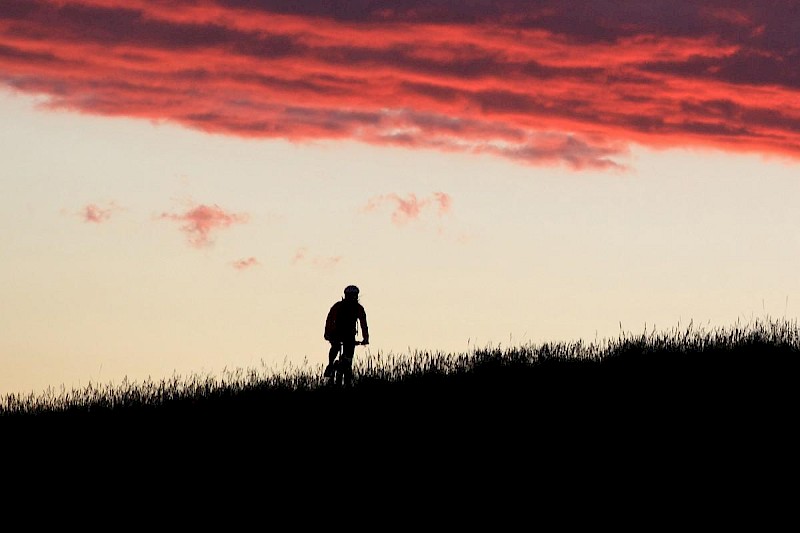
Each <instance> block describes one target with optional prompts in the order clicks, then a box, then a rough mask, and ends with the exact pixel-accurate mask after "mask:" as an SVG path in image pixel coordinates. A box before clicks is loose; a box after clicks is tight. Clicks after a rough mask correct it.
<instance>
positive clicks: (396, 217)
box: [364, 192, 452, 225]
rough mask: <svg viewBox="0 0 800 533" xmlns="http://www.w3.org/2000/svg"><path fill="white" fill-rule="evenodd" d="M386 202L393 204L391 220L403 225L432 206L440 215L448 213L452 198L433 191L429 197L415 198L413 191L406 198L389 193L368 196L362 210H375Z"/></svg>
mask: <svg viewBox="0 0 800 533" xmlns="http://www.w3.org/2000/svg"><path fill="white" fill-rule="evenodd" d="M387 203H390V204H393V205H394V210H393V211H392V222H394V223H395V224H397V225H403V224H405V223H406V222H408V221H409V220H414V219H417V218H419V217H420V215H421V214H422V213H423V211H427V210H428V208H430V207H433V208H434V209H435V210H436V212H437V214H439V215H440V216H441V215H444V214H446V213H448V212H449V211H450V206H451V205H452V199H451V198H450V195H448V194H446V193H443V192H436V193H433V196H432V197H431V198H417V195H416V194H413V193H411V194H409V195H408V196H407V197H406V198H402V197H400V196H398V195H397V194H394V193H391V194H386V195H382V196H376V197H374V198H370V199H369V201H368V202H367V205H366V206H365V207H364V210H365V211H375V210H377V209H380V208H381V207H382V206H383V205H385V204H387Z"/></svg>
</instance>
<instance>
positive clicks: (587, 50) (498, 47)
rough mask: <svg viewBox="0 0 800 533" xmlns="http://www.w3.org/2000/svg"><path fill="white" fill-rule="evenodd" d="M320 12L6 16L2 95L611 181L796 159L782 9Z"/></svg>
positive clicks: (130, 7)
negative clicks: (628, 165)
mask: <svg viewBox="0 0 800 533" xmlns="http://www.w3.org/2000/svg"><path fill="white" fill-rule="evenodd" d="M398 4H400V5H398ZM534 4H535V5H534ZM332 6H333V4H331V3H330V2H281V1H278V0H264V1H261V2H243V1H242V0H175V1H174V2H152V1H148V0H124V1H123V0H3V1H2V2H0V85H5V86H7V87H11V88H13V89H16V90H19V91H23V92H29V93H36V94H43V95H47V96H48V97H49V100H48V104H47V105H48V106H50V107H54V108H66V109H71V110H76V111H81V112H89V113H95V114H105V115H123V116H128V117H139V118H145V119H151V120H156V121H171V122H175V123H179V124H182V125H185V126H187V127H190V128H196V129H199V130H202V131H207V132H213V133H219V134H225V135H238V136H244V137H264V138H269V137H272V138H283V139H290V140H294V141H302V140H315V139H355V140H358V141H362V142H366V143H372V144H379V145H393V146H403V147H407V148H412V149H435V150H444V151H451V152H462V153H473V154H488V155H493V156H499V157H503V158H507V159H509V160H512V161H515V162H519V163H524V164H565V165H568V166H569V167H571V168H574V169H583V168H598V169H604V168H619V167H622V166H624V158H625V156H626V154H627V150H628V147H629V146H630V145H631V144H632V143H641V144H644V145H649V146H654V147H671V146H714V147H718V148H723V149H728V150H734V151H757V152H762V153H777V154H784V155H788V156H791V157H794V158H798V157H800V52H798V48H797V43H796V35H797V33H798V28H797V25H796V20H797V16H796V13H795V11H793V10H794V9H795V8H794V6H793V3H792V2H734V3H731V2H730V1H728V0H708V1H705V2H696V1H693V0H674V1H672V2H640V3H635V2H634V3H630V2H618V3H615V2H602V3H588V2H587V3H585V5H584V6H583V7H581V8H575V7H574V6H570V7H567V6H566V5H565V3H564V2H562V1H560V0H541V1H537V2H535V3H533V4H532V3H531V2H529V1H528V0H505V1H503V2H470V3H467V2H463V1H462V0H437V1H435V2H431V1H430V0H408V1H404V2H401V3H398V2H395V1H392V0H352V1H349V2H339V3H336V5H335V7H332Z"/></svg>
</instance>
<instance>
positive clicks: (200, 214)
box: [159, 204, 249, 248]
mask: <svg viewBox="0 0 800 533" xmlns="http://www.w3.org/2000/svg"><path fill="white" fill-rule="evenodd" d="M159 218H161V219H165V220H172V221H175V222H180V223H181V224H182V225H181V226H180V229H181V231H183V232H184V233H185V234H186V236H187V238H188V240H189V244H191V245H193V246H195V247H198V248H202V247H204V246H209V245H210V244H212V242H213V240H212V239H211V232H212V231H216V230H218V229H221V228H227V227H230V226H232V225H233V224H243V223H245V222H247V220H248V218H249V217H248V215H247V214H242V213H229V212H227V211H225V210H224V209H222V208H221V207H219V206H218V205H216V204H215V205H203V204H200V205H196V206H192V207H190V208H189V209H188V210H187V211H186V212H185V213H162V214H161V215H160V217H159Z"/></svg>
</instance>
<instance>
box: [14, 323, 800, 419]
mask: <svg viewBox="0 0 800 533" xmlns="http://www.w3.org/2000/svg"><path fill="white" fill-rule="evenodd" d="M798 353H800V328H798V325H797V323H796V322H791V321H787V320H774V319H769V318H767V319H763V320H757V321H755V322H751V323H748V324H740V323H737V324H734V325H733V326H731V327H724V328H714V329H711V330H706V329H704V328H702V327H695V325H694V324H689V326H688V327H686V328H685V329H682V330H680V329H678V328H675V329H672V330H669V331H655V330H653V331H644V332H642V333H641V334H630V333H622V334H620V336H619V337H618V338H616V339H611V340H604V341H601V342H594V343H585V342H583V341H575V342H561V343H545V344H529V345H525V346H517V347H507V348H501V347H494V348H493V347H488V348H484V349H475V350H473V351H472V352H470V353H459V354H447V353H441V352H435V353H432V352H427V351H417V352H414V353H411V354H409V355H395V354H388V355H384V354H381V353H378V354H377V355H375V356H372V357H366V356H359V355H360V354H358V355H357V357H356V362H355V367H354V384H353V387H352V388H351V389H349V390H331V389H330V388H329V387H328V386H326V384H325V382H324V379H323V378H322V366H321V365H319V366H316V367H311V366H309V365H308V364H305V365H303V366H301V367H299V368H292V367H289V368H286V369H284V370H280V371H275V370H272V371H266V370H263V369H262V370H261V371H257V370H255V369H248V370H242V369H237V370H233V371H226V372H223V375H221V376H210V375H208V376H198V375H193V376H188V377H182V376H173V377H171V378H169V379H164V380H162V381H157V382H156V381H152V380H148V381H144V382H129V381H127V380H125V381H123V382H122V383H121V384H119V385H113V384H107V385H96V384H91V383H90V384H89V385H87V386H86V387H85V388H83V389H79V390H66V389H64V388H63V387H62V388H61V389H60V390H54V389H49V390H47V391H45V392H44V393H42V394H38V395H37V394H33V393H31V394H27V395H24V394H8V395H6V396H5V397H4V398H0V417H2V418H31V417H34V418H48V417H49V418H52V417H60V418H64V417H73V418H74V417H84V418H85V417H104V418H106V419H107V418H109V417H114V416H120V417H124V416H131V415H135V416H138V417H142V416H144V417H147V416H150V417H156V416H160V415H181V416H195V415H196V416H203V415H205V414H210V413H215V414H218V415H219V414H222V413H224V414H225V416H239V415H240V414H244V415H246V416H250V417H252V416H255V415H256V414H257V413H272V414H275V413H277V412H278V411H280V413H281V415H280V416H282V417H283V418H285V419H289V418H291V417H292V416H294V414H295V413H294V410H296V409H297V410H299V411H298V412H302V410H304V409H305V410H308V409H313V408H314V407H315V406H318V405H329V404H330V402H332V401H334V402H337V401H338V402H343V401H352V402H354V405H356V404H358V403H360V404H374V403H375V402H379V403H380V405H382V406H383V407H386V406H387V405H393V404H392V403H391V402H395V403H402V404H404V405H406V406H414V408H416V409H420V408H424V409H425V410H426V411H430V410H434V409H439V408H443V406H446V405H450V406H451V407H453V406H455V405H456V402H457V403H458V405H461V406H462V408H461V410H465V409H467V408H468V409H470V410H471V411H470V412H472V413H474V412H475V411H476V410H480V409H484V410H486V409H488V408H498V409H499V408H502V409H504V410H505V411H514V410H519V409H525V408H530V407H532V406H535V405H539V406H540V405H549V406H550V409H551V410H553V409H568V408H570V409H573V410H575V409H580V408H589V407H591V406H592V405H594V406H596V405H599V404H603V405H606V406H613V407H614V408H616V409H623V410H624V409H632V408H634V407H635V406H637V405H641V403H642V402H644V401H647V402H649V403H648V405H651V406H652V405H654V404H659V405H664V404H666V405H670V406H673V407H677V406H679V405H681V404H686V403H687V402H689V401H690V400H691V401H693V402H698V401H700V400H701V399H708V398H712V397H716V398H717V399H719V398H720V395H725V396H724V397H725V398H727V401H729V402H736V401H739V400H737V397H738V398H739V399H741V398H743V397H747V398H749V400H753V401H754V400H755V398H754V395H756V394H758V395H762V396H763V395H767V396H769V397H775V398H777V397H778V396H781V395H783V396H786V395H789V394H790V393H791V392H792V391H793V390H794V387H793V382H794V380H795V379H796V377H797V374H796V370H797V362H798ZM386 402H389V403H388V404H387V403H386ZM654 402H655V403H654ZM695 405H696V403H695ZM455 410H456V412H455V413H451V414H457V413H458V411H459V409H458V408H455Z"/></svg>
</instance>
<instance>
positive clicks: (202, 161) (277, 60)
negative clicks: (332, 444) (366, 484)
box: [0, 0, 800, 394]
mask: <svg viewBox="0 0 800 533" xmlns="http://www.w3.org/2000/svg"><path fill="white" fill-rule="evenodd" d="M797 35H800V3H797V2H791V1H743V0H742V1H737V0H725V1H721V0H710V1H702V2H701V1H689V0H669V1H666V0H664V1H660V0H658V1H657V0H653V1H636V2H632V1H630V2H629V1H613V2H612V1H602V0H593V1H591V2H588V1H587V2H582V3H581V2H579V3H570V5H569V6H568V7H567V6H566V3H565V2H558V1H555V0H540V1H527V0H525V1H522V0H505V1H504V0H497V1H489V0H473V1H466V0H425V1H418V0H395V1H387V0H370V1H366V0H349V1H347V2H344V1H342V2H338V1H324V2H323V1H320V2H279V1H272V0H262V1H253V0H175V1H162V0H2V1H0V117H1V118H2V121H1V122H0V207H1V209H0V394H6V393H27V392H31V391H34V392H36V391H42V390H45V389H46V388H48V387H53V388H58V387H60V386H65V387H66V388H67V389H69V388H81V387H84V386H86V385H87V384H88V383H90V382H91V383H112V384H113V383H119V382H120V381H121V380H122V379H124V378H127V379H128V380H129V381H143V380H146V379H148V378H150V379H153V380H156V381H158V380H160V379H164V378H168V377H171V376H173V375H176V374H177V375H183V376H187V375H192V374H219V373H221V372H224V371H225V370H226V369H228V370H230V369H237V368H265V367H269V368H275V369H280V368H286V367H287V365H288V366H289V367H292V366H294V367H301V366H302V365H303V364H306V365H310V366H312V367H314V366H316V365H323V364H324V363H326V362H327V351H328V345H327V343H326V342H325V340H324V339H323V329H324V322H325V317H326V315H327V312H328V309H329V308H330V306H331V305H332V304H333V303H334V302H336V301H337V300H339V299H340V298H341V297H342V291H343V289H344V287H345V286H347V285H350V284H355V285H357V286H358V287H359V288H360V289H361V302H362V304H363V305H364V306H365V309H366V312H367V317H368V321H369V327H370V341H371V342H370V345H369V347H363V348H358V351H357V354H356V357H359V356H361V357H365V356H367V355H369V356H376V355H380V354H394V355H395V356H411V355H412V354H413V353H414V352H416V351H429V352H438V351H442V352H466V351H469V350H471V349H474V348H483V347H488V346H495V347H496V346H501V347H502V346H514V345H520V344H528V343H542V342H560V341H572V340H578V339H583V340H586V341H588V342H591V341H595V340H602V339H604V338H615V337H617V336H618V335H619V334H620V332H621V331H627V332H640V331H643V330H646V329H650V330H652V329H653V328H655V329H660V330H670V329H672V328H675V327H685V326H687V325H688V324H689V322H690V321H693V322H694V324H707V325H709V327H717V326H727V325H730V324H732V323H734V322H736V321H737V320H739V321H744V322H746V321H748V320H752V319H753V317H764V316H773V317H786V318H790V319H796V317H797V316H798V314H799V313H800V276H798V274H797V273H798V272H800V237H798V228H800V209H798V200H799V199H800V194H799V193H800V174H799V173H798V171H799V170H800V166H798V162H800V41H798V39H797Z"/></svg>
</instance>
